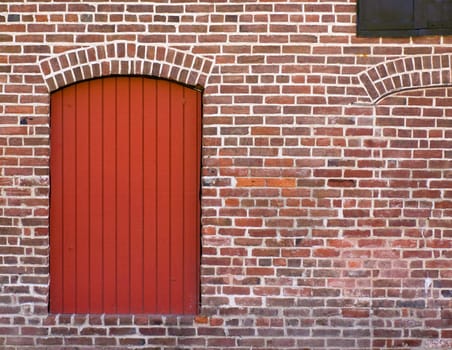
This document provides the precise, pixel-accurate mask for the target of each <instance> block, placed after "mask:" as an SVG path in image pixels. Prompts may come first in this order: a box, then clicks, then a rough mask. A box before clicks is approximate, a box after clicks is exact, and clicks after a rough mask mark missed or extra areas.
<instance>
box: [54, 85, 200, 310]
mask: <svg viewBox="0 0 452 350" xmlns="http://www.w3.org/2000/svg"><path fill="white" fill-rule="evenodd" d="M51 99H52V100H51V106H52V111H51V212H50V215H51V217H50V221H51V224H50V249H51V252H50V270H51V271H50V275H51V283H50V311H51V312H53V313H120V314H123V313H159V314H162V313H164V314H193V313H195V312H196V311H197V305H198V299H199V296H198V295H199V246H200V243H199V239H200V238H199V216H200V215H199V178H200V148H201V147H200V139H201V137H200V130H201V125H200V123H201V115H200V114H201V94H200V93H199V92H197V91H195V90H192V89H189V88H186V87H184V86H182V85H178V84H175V83H170V82H168V81H165V80H156V79H148V78H141V77H108V78H103V79H96V80H90V81H85V82H81V83H78V84H75V85H71V86H69V87H66V88H64V89H62V90H59V91H57V92H55V93H53V94H52V97H51Z"/></svg>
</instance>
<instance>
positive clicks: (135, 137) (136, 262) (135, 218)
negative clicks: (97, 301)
mask: <svg viewBox="0 0 452 350" xmlns="http://www.w3.org/2000/svg"><path fill="white" fill-rule="evenodd" d="M130 82H131V84H130V176H131V177H130V215H131V217H130V295H131V300H130V311H131V312H133V313H142V312H143V311H144V310H143V277H144V276H143V83H144V82H143V78H138V77H135V78H131V79H130ZM149 136H150V135H148V137H149Z"/></svg>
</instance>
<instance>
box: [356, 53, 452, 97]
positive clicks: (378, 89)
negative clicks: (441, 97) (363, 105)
mask: <svg viewBox="0 0 452 350" xmlns="http://www.w3.org/2000/svg"><path fill="white" fill-rule="evenodd" d="M451 61H452V55H450V54H444V55H428V56H414V57H403V58H398V59H394V60H390V61H385V62H382V63H380V64H377V65H376V66H374V67H372V68H370V69H368V70H367V71H365V72H363V73H361V74H360V75H359V79H360V81H361V83H362V84H363V86H364V89H365V90H366V92H367V94H368V96H369V98H370V100H371V103H376V102H378V101H379V100H380V99H382V98H383V97H385V96H388V95H390V94H393V93H396V92H398V91H401V90H409V89H417V88H426V87H434V86H447V85H451V83H452V78H451V73H452V71H451V67H452V62H451Z"/></svg>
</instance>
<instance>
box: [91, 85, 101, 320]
mask: <svg viewBox="0 0 452 350" xmlns="http://www.w3.org/2000/svg"><path fill="white" fill-rule="evenodd" d="M89 100H90V105H89V115H90V117H89V119H90V132H89V145H90V159H89V171H90V173H89V178H90V191H89V202H90V223H89V224H90V225H89V233H90V237H89V240H90V252H89V261H90V302H91V303H90V312H91V313H102V312H103V285H102V284H103V249H102V245H103V244H102V242H103V225H102V215H103V211H102V206H103V203H102V197H103V193H102V188H103V179H102V168H103V165H102V163H103V159H102V158H103V155H102V147H103V144H102V143H103V141H102V139H103V135H102V134H103V131H102V126H103V125H102V123H103V121H102V118H103V103H102V80H101V79H96V80H92V81H91V82H90V95H89Z"/></svg>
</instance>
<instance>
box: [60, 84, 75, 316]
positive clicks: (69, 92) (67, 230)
mask: <svg viewBox="0 0 452 350" xmlns="http://www.w3.org/2000/svg"><path fill="white" fill-rule="evenodd" d="M62 93H63V118H64V123H63V140H64V148H63V159H64V166H63V179H64V196H63V222H64V227H63V234H64V251H63V285H64V291H63V293H64V305H63V309H62V312H63V313H65V312H73V310H75V309H76V294H75V293H76V285H77V281H76V278H75V276H76V268H77V264H76V248H77V246H76V232H77V222H76V211H75V208H76V194H77V184H76V164H75V160H76V139H75V129H76V123H75V120H76V112H77V111H76V94H75V86H70V87H68V88H66V89H64V90H63V91H62Z"/></svg>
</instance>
